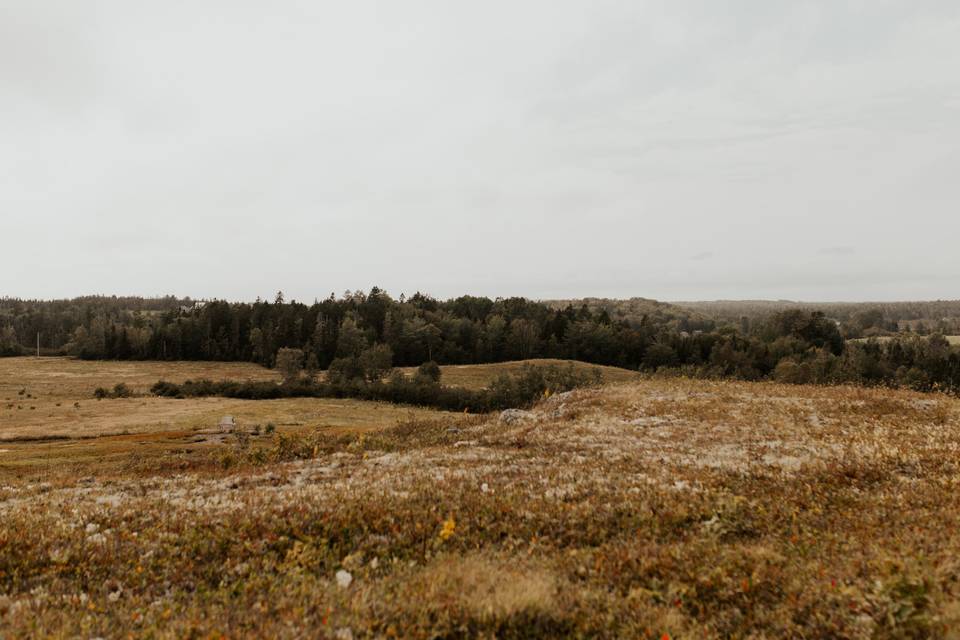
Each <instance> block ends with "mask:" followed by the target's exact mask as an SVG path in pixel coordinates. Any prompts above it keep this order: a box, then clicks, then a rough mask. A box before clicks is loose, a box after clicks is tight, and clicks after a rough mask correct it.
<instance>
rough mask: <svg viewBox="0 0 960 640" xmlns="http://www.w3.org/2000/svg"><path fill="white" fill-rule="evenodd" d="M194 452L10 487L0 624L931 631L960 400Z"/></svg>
mask: <svg viewBox="0 0 960 640" xmlns="http://www.w3.org/2000/svg"><path fill="white" fill-rule="evenodd" d="M103 402H104V403H107V402H120V401H107V400H105V401H103ZM175 402H179V401H175ZM359 404H363V403H359ZM258 406H261V407H264V408H263V409H258V411H260V412H262V413H263V414H264V415H265V414H266V413H269V411H270V410H271V408H270V406H269V403H268V402H261V403H258ZM272 409H273V410H280V409H281V407H280V406H276V407H273V408H272ZM388 422H390V421H388ZM127 437H135V436H127ZM11 446H13V445H9V444H3V445H2V447H3V448H10V447H11ZM207 453H209V454H210V455H204V456H197V457H194V458H187V460H188V461H189V462H190V464H189V465H188V466H187V467H186V468H185V469H184V468H178V467H172V468H171V469H169V470H163V469H162V468H161V469H160V470H157V469H155V468H153V467H150V466H149V465H146V466H144V465H143V464H142V462H143V461H142V460H141V458H139V457H138V458H137V459H136V460H134V463H132V464H131V463H123V462H122V461H120V460H119V459H118V461H116V463H114V464H112V466H109V467H108V468H109V473H108V474H105V475H99V474H95V475H93V476H91V477H85V476H80V475H71V474H68V473H51V474H49V479H48V480H45V481H38V480H37V478H36V477H30V476H24V477H21V478H14V477H10V478H9V479H8V480H7V481H6V482H5V484H4V485H3V486H2V488H0V594H2V595H0V616H2V619H0V625H2V626H0V628H3V629H5V633H6V634H9V635H10V636H11V637H19V636H45V635H54V636H68V637H75V636H79V637H93V636H104V637H126V636H128V635H133V636H135V637H139V636H154V637H220V636H221V635H222V636H227V637H289V638H299V637H305V636H306V637H340V638H346V637H353V638H362V637H403V638H435V637H474V636H483V637H558V636H560V637H607V638H644V637H648V638H662V637H664V634H668V635H669V637H670V638H727V637H755V638H760V637H768V638H779V637H804V638H838V637H839V638H864V639H865V638H924V637H937V638H951V637H952V638H956V637H958V635H957V630H958V628H960V627H958V625H960V562H958V561H957V558H960V536H958V535H957V533H956V532H957V526H958V524H960V491H958V488H960V487H958V485H960V462H958V454H960V401H958V400H956V399H953V398H950V397H946V396H942V395H924V394H918V393H912V392H906V391H890V390H882V389H862V388H851V387H833V388H825V387H814V386H789V385H779V384H772V383H740V382H708V381H697V380H685V379H652V380H649V379H647V380H639V381H633V382H625V383H619V384H612V385H608V386H605V387H603V388H599V389H589V390H580V391H575V392H572V393H569V394H561V395H558V396H554V397H552V398H550V399H548V400H546V401H545V402H543V403H541V404H540V405H538V406H537V407H535V408H534V409H533V410H532V411H530V412H510V413H508V414H507V416H505V417H503V418H501V417H499V416H486V417H484V416H480V417H476V416H474V417H466V416H459V415H450V414H439V413H435V412H423V413H421V414H418V415H412V414H409V415H408V417H407V418H400V417H397V418H395V419H393V420H392V426H391V425H387V428H383V429H367V430H364V431H363V432H362V433H358V432H355V431H353V430H345V431H339V432H336V433H335V432H333V431H332V430H329V429H323V428H320V429H314V428H309V427H305V428H299V429H296V430H291V431H289V432H287V433H286V434H284V435H279V434H274V435H272V436H270V437H268V438H264V439H263V442H262V443H260V444H259V445H248V446H243V445H242V443H240V442H237V443H233V442H229V441H228V442H227V443H225V444H221V445H216V446H211V447H210V448H209V451H208V452H207ZM213 454H216V455H213ZM0 455H4V456H7V455H10V454H9V453H4V454H0ZM128 455H129V452H128ZM148 455H149V453H148ZM225 460H228V461H229V464H226V463H224V461H225ZM951 634H952V635H951Z"/></svg>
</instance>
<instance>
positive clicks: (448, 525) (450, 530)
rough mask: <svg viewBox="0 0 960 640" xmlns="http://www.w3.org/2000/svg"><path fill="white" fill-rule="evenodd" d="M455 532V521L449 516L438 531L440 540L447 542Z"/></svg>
mask: <svg viewBox="0 0 960 640" xmlns="http://www.w3.org/2000/svg"><path fill="white" fill-rule="evenodd" d="M456 530H457V521H456V520H454V519H453V516H450V517H449V518H447V519H446V520H445V521H444V523H443V528H442V529H441V530H440V539H441V540H449V539H450V537H451V536H453V534H454V532H455V531H456Z"/></svg>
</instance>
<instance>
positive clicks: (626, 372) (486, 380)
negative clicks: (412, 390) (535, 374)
mask: <svg viewBox="0 0 960 640" xmlns="http://www.w3.org/2000/svg"><path fill="white" fill-rule="evenodd" d="M524 365H536V366H551V365H553V366H557V367H566V366H569V365H573V366H574V367H575V368H576V369H577V370H578V371H592V370H594V369H599V370H600V372H601V373H602V374H603V381H604V382H629V381H631V380H639V379H640V377H641V374H640V373H638V372H636V371H631V370H630V369H621V368H619V367H606V366H602V365H592V364H587V363H585V362H577V361H574V360H551V359H546V358H544V359H537V360H524V361H522V362H498V363H495V364H464V365H446V366H443V367H440V370H441V371H442V372H443V377H442V378H441V382H442V383H443V384H445V385H449V386H452V387H464V388H467V389H483V388H485V387H487V386H489V385H490V383H491V382H493V381H494V380H495V379H496V378H497V376H499V375H501V374H504V373H505V374H508V375H512V374H515V373H517V372H519V371H520V369H521V368H522V367H523V366H524ZM402 371H404V372H405V373H406V374H408V375H412V374H413V372H414V371H416V367H407V368H404V369H402Z"/></svg>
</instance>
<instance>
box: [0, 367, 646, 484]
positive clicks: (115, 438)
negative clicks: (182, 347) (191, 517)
mask: <svg viewBox="0 0 960 640" xmlns="http://www.w3.org/2000/svg"><path fill="white" fill-rule="evenodd" d="M523 364H524V363H519V362H507V363H502V364H490V365H466V366H446V367H442V370H443V383H444V384H448V385H453V386H464V387H470V388H482V387H485V386H487V385H489V384H490V382H492V381H493V380H494V379H495V378H496V377H497V376H498V375H500V374H501V373H514V372H516V371H518V370H519V369H520V367H521V366H522V365H523ZM530 364H537V365H547V364H553V365H557V366H566V364H567V363H566V362H564V361H560V360H534V361H530ZM572 364H573V366H575V367H576V368H578V369H580V370H584V369H587V370H592V369H594V367H593V366H592V365H586V364H583V363H572ZM596 368H598V369H600V370H601V372H602V373H603V379H604V380H605V381H610V382H622V381H626V380H630V379H635V378H636V377H638V376H639V374H637V373H636V372H632V371H628V370H625V369H617V368H615V367H596ZM407 371H412V369H409V370H407ZM201 378H207V379H211V380H223V379H229V380H255V381H277V382H278V381H279V375H278V374H277V372H276V371H273V370H270V369H265V368H263V367H260V366H258V365H255V364H250V363H238V362H137V361H126V362H118V361H84V360H77V359H72V358H29V357H27V358H0V476H5V477H9V476H11V475H18V474H23V473H29V472H30V471H31V470H32V471H40V472H47V471H49V470H51V469H53V468H55V467H56V466H58V465H63V464H74V465H89V464H92V463H94V462H97V461H100V462H103V463H104V464H100V465H98V466H95V467H94V470H95V469H97V468H99V469H101V470H102V469H103V468H104V466H106V467H109V466H111V465H109V464H108V463H110V462H111V461H118V460H122V459H123V458H124V456H126V455H129V454H131V453H137V455H139V456H141V457H142V456H159V455H166V454H167V453H169V452H170V451H171V450H175V451H181V452H183V451H186V452H187V453H190V451H192V450H195V449H199V448H206V447H207V446H208V445H210V444H212V443H215V442H216V439H215V438H208V439H203V438H198V437H196V436H195V434H196V432H198V431H204V430H210V429H212V428H214V427H215V426H216V425H217V423H218V421H219V420H220V418H221V417H222V416H224V415H230V416H234V417H235V418H236V420H237V422H238V423H239V424H240V425H241V426H243V427H245V428H252V427H253V426H254V425H259V426H260V427H261V428H263V427H265V425H267V424H268V423H271V424H274V425H275V426H276V428H277V429H278V430H280V431H281V432H291V431H310V430H316V429H322V430H325V431H328V432H335V433H345V432H360V431H366V430H372V429H379V428H384V427H390V426H393V425H395V424H397V422H398V421H402V420H409V419H411V418H412V419H418V418H423V417H425V416H435V415H441V413H440V412H437V411H433V410H428V409H419V408H412V407H406V406H397V405H392V404H387V403H379V402H364V401H360V400H349V399H317V398H288V399H281V400H258V401H248V400H235V399H229V398H188V399H180V400H177V399H171V398H158V397H154V396H151V395H149V389H150V387H151V385H153V384H154V383H155V382H157V381H158V380H161V379H162V380H167V381H169V382H183V381H185V380H188V379H193V380H197V379H201ZM118 383H124V384H126V385H127V386H128V387H129V388H130V390H131V391H132V392H133V393H134V397H131V398H119V399H108V400H96V399H95V398H94V397H93V392H94V390H95V389H96V388H98V387H103V388H106V389H111V388H113V387H114V385H116V384H118Z"/></svg>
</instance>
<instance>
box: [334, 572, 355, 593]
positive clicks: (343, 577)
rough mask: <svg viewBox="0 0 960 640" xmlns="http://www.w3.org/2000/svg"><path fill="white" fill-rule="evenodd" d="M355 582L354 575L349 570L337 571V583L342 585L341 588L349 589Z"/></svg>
mask: <svg viewBox="0 0 960 640" xmlns="http://www.w3.org/2000/svg"><path fill="white" fill-rule="evenodd" d="M352 583H353V576H352V575H351V574H350V572H349V571H345V570H343V569H340V571H337V584H338V585H340V588H341V589H347V588H349V587H350V585H351V584H352Z"/></svg>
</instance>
